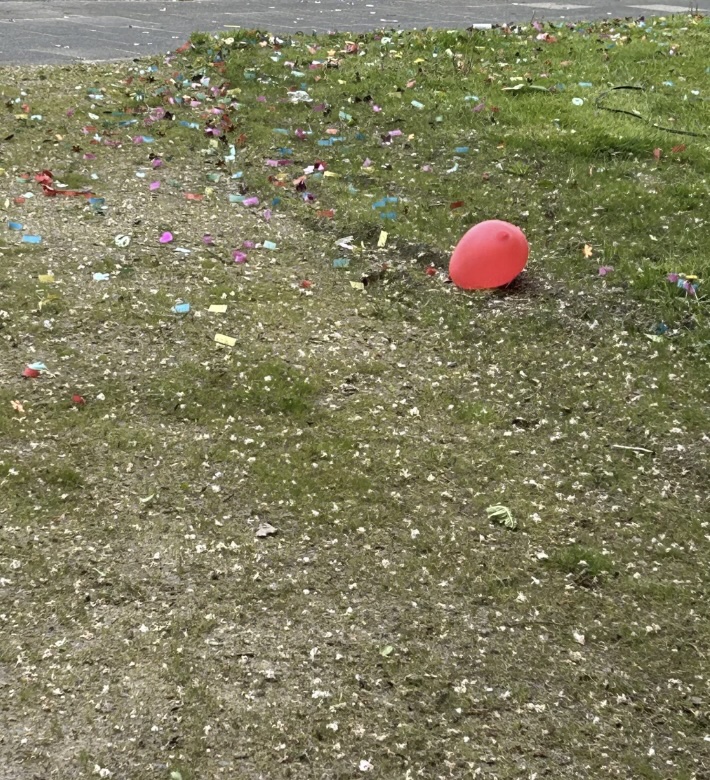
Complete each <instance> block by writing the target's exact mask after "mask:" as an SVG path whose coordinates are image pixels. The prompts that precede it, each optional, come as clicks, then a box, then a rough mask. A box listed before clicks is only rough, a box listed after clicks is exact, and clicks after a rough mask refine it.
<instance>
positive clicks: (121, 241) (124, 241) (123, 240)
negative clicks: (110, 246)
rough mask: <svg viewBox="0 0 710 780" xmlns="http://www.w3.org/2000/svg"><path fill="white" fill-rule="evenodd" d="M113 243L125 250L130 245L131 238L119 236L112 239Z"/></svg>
mask: <svg viewBox="0 0 710 780" xmlns="http://www.w3.org/2000/svg"><path fill="white" fill-rule="evenodd" d="M113 243H114V244H116V246H117V247H120V248H121V249H125V248H126V247H127V246H128V245H129V244H130V243H131V237H130V236H126V235H123V234H119V235H117V236H116V237H115V238H114V239H113Z"/></svg>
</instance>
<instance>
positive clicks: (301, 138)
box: [296, 127, 307, 141]
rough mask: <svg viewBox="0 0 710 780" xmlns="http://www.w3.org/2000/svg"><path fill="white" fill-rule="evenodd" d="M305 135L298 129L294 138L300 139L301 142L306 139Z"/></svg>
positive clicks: (304, 132)
mask: <svg viewBox="0 0 710 780" xmlns="http://www.w3.org/2000/svg"><path fill="white" fill-rule="evenodd" d="M306 135H307V133H306V131H305V130H301V128H300V127H299V128H298V129H297V130H296V138H298V139H300V140H301V141H302V140H303V139H304V138H305V137H306Z"/></svg>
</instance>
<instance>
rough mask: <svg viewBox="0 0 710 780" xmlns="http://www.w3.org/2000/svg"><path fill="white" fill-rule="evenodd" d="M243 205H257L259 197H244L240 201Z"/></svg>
mask: <svg viewBox="0 0 710 780" xmlns="http://www.w3.org/2000/svg"><path fill="white" fill-rule="evenodd" d="M242 205H243V206H258V205H259V198H257V197H256V196H252V197H251V198H244V200H243V201H242Z"/></svg>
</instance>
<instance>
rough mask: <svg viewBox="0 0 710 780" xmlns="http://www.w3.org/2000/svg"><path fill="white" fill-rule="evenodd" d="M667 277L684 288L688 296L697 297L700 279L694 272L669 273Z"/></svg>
mask: <svg viewBox="0 0 710 780" xmlns="http://www.w3.org/2000/svg"><path fill="white" fill-rule="evenodd" d="M666 279H667V280H668V281H669V282H670V283H671V284H674V285H675V286H676V287H677V288H678V289H679V290H683V291H684V292H685V294H686V296H687V297H689V298H697V297H698V287H699V286H700V279H698V277H697V276H693V275H692V274H675V273H674V274H668V276H667V277H666Z"/></svg>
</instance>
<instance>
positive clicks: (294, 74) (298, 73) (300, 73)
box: [291, 70, 306, 79]
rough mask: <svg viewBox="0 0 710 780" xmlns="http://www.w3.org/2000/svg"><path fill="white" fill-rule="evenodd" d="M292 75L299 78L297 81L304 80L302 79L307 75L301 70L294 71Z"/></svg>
mask: <svg viewBox="0 0 710 780" xmlns="http://www.w3.org/2000/svg"><path fill="white" fill-rule="evenodd" d="M291 75H292V76H293V77H294V78H297V79H302V78H303V77H304V76H305V75H306V74H305V73H303V72H302V71H300V70H292V71H291Z"/></svg>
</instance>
